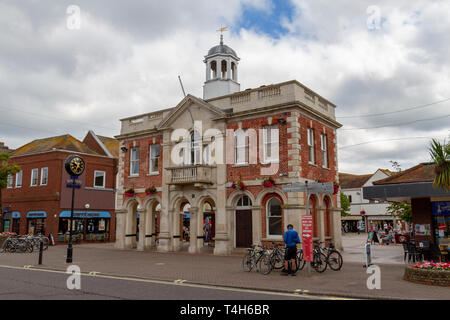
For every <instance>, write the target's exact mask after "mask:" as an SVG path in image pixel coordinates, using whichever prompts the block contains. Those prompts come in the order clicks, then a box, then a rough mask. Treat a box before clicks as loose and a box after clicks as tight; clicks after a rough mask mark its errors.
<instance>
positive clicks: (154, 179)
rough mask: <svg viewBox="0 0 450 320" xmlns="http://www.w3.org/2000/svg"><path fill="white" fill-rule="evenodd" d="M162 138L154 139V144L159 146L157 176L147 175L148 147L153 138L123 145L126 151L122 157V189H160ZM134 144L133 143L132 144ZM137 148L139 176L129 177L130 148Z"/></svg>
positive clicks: (148, 163) (148, 164) (148, 162)
mask: <svg viewBox="0 0 450 320" xmlns="http://www.w3.org/2000/svg"><path fill="white" fill-rule="evenodd" d="M162 139H163V138H162V136H157V137H155V144H159V145H160V147H159V175H148V174H149V166H150V160H149V157H150V145H151V144H153V137H149V138H148V137H147V138H142V139H136V140H133V141H127V142H125V143H124V145H125V147H126V148H127V149H128V151H127V152H126V154H125V157H124V187H125V189H127V188H133V189H136V188H149V187H152V186H155V187H161V185H162V170H163V169H162V165H163V152H162V145H161V144H162ZM133 142H135V143H133ZM133 147H139V176H138V177H130V176H129V175H130V156H131V148H133Z"/></svg>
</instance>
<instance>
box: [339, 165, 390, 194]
mask: <svg viewBox="0 0 450 320" xmlns="http://www.w3.org/2000/svg"><path fill="white" fill-rule="evenodd" d="M378 170H379V171H381V172H383V173H384V174H386V175H388V176H392V175H395V174H396V172H392V171H390V170H388V169H378ZM378 170H377V171H378ZM375 173H376V172H375ZM375 173H371V174H362V175H356V174H350V173H341V172H340V173H339V183H340V186H341V188H342V189H355V188H362V187H363V185H364V184H365V183H366V182H367V181H368V180H369V179H370V178H371V177H372V176H373V175H374V174H375Z"/></svg>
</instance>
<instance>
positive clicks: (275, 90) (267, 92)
mask: <svg viewBox="0 0 450 320" xmlns="http://www.w3.org/2000/svg"><path fill="white" fill-rule="evenodd" d="M280 94H281V89H280V87H269V88H266V89H262V90H259V91H258V99H264V98H270V97H273V96H279V95H280Z"/></svg>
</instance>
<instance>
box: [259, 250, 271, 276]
mask: <svg viewBox="0 0 450 320" xmlns="http://www.w3.org/2000/svg"><path fill="white" fill-rule="evenodd" d="M258 271H259V272H261V273H262V274H264V275H266V274H269V273H270V272H271V271H272V262H271V261H270V257H269V256H267V255H264V256H262V257H261V259H259V262H258Z"/></svg>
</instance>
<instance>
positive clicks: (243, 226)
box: [236, 210, 253, 248]
mask: <svg viewBox="0 0 450 320" xmlns="http://www.w3.org/2000/svg"><path fill="white" fill-rule="evenodd" d="M252 234H253V232H252V211H251V210H236V248H249V247H251V246H252V244H253V243H252Z"/></svg>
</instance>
